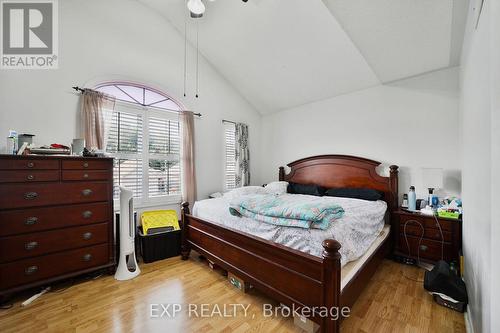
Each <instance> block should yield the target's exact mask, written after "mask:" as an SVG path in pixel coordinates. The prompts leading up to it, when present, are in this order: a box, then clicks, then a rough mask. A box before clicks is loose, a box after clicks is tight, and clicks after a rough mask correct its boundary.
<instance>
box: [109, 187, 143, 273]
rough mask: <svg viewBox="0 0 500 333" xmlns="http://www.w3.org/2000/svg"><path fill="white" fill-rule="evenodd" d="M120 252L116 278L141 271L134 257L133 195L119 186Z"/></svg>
mask: <svg viewBox="0 0 500 333" xmlns="http://www.w3.org/2000/svg"><path fill="white" fill-rule="evenodd" d="M118 237H120V253H119V261H118V269H117V270H116V273H115V279H116V280H120V281H123V280H130V279H133V278H135V277H136V276H137V275H139V274H140V273H141V270H140V269H139V265H137V260H136V258H135V242H134V239H135V223H134V197H133V193H132V191H130V190H127V189H126V188H124V187H120V235H118Z"/></svg>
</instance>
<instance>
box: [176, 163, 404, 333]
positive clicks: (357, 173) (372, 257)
mask: <svg viewBox="0 0 500 333" xmlns="http://www.w3.org/2000/svg"><path fill="white" fill-rule="evenodd" d="M379 165H380V163H379V162H376V161H372V160H369V159H365V158H361V157H354V156H345V155H322V156H313V157H309V158H305V159H301V160H298V161H295V162H292V163H290V164H288V167H289V168H290V172H289V173H288V174H287V173H285V169H284V168H283V167H281V168H280V169H279V179H280V180H281V181H288V182H294V183H299V184H316V185H320V186H323V187H326V188H333V187H339V188H340V187H358V188H371V189H376V190H379V191H381V192H383V193H384V201H385V204H386V207H387V210H386V214H385V222H386V223H387V225H386V226H383V227H382V228H381V229H382V230H381V231H380V232H379V233H378V234H377V235H375V238H374V240H373V241H372V242H371V244H370V246H369V248H368V249H367V250H366V251H365V252H364V253H363V254H362V255H361V256H360V258H359V259H357V260H355V261H351V262H348V263H345V262H346V261H344V260H342V255H341V245H340V243H339V242H338V241H336V240H334V239H333V238H327V239H324V240H323V241H322V243H321V248H322V251H321V253H320V254H319V253H317V251H318V250H317V249H314V250H312V251H309V252H311V253H307V251H304V249H300V247H299V249H297V248H293V247H290V246H285V245H283V244H279V243H276V242H274V241H271V240H269V239H266V238H265V237H258V236H256V235H252V233H249V232H243V231H241V230H237V229H235V228H233V227H232V225H231V224H230V223H229V222H228V223H224V222H226V221H221V220H220V217H219V218H217V217H215V216H214V217H213V218H212V217H211V216H209V215H206V213H205V215H204V214H199V215H202V216H204V217H203V218H201V217H196V216H194V215H193V214H191V213H190V210H189V203H183V204H182V249H181V254H182V259H184V260H187V259H188V258H189V253H190V251H191V249H193V250H195V251H197V252H198V253H200V254H202V255H203V256H205V257H207V258H208V259H209V260H211V261H213V262H214V263H216V264H217V265H219V266H220V267H222V268H223V269H225V270H228V271H231V272H233V273H234V274H236V275H239V276H241V277H242V278H243V279H245V280H246V281H248V282H249V283H251V284H252V285H253V286H254V287H255V288H257V289H259V290H261V291H262V292H264V293H266V294H268V295H269V296H270V297H272V298H274V299H276V300H277V301H279V302H281V303H283V304H285V305H287V306H294V307H295V308H303V307H306V308H309V309H313V308H316V309H321V307H324V308H326V309H340V308H341V307H344V306H352V305H353V303H354V302H355V300H356V299H357V297H358V296H359V294H360V293H361V291H362V290H363V287H364V285H365V284H366V283H367V282H368V280H369V279H370V277H371V276H372V275H373V273H374V272H375V271H376V269H377V267H378V265H379V264H380V262H381V260H382V259H383V258H384V257H385V256H386V255H387V253H388V252H389V250H390V247H391V246H392V237H391V232H390V227H389V225H390V221H389V220H390V217H391V215H392V212H393V211H394V210H395V209H396V207H397V195H398V194H397V188H398V167H397V166H390V168H389V169H390V172H389V177H382V176H380V175H379V174H378V173H377V171H376V168H377V167H378V166H379ZM198 210H200V209H198ZM217 219H219V220H218V221H217ZM221 222H222V223H221ZM315 248H316V247H315ZM342 264H345V265H344V266H343V265H342ZM342 266H343V267H342ZM333 313H334V312H329V313H328V314H327V315H326V316H325V315H324V313H320V312H318V311H312V314H311V315H310V316H309V317H310V319H311V320H313V321H315V322H316V323H318V324H319V325H320V326H321V330H322V331H323V332H339V323H340V319H337V318H335V317H334V315H333Z"/></svg>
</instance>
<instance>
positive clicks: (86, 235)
mask: <svg viewBox="0 0 500 333" xmlns="http://www.w3.org/2000/svg"><path fill="white" fill-rule="evenodd" d="M91 238H92V233H91V232H86V233H84V234H83V239H85V240H89V239H91Z"/></svg>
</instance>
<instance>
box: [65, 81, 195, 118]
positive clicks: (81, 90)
mask: <svg viewBox="0 0 500 333" xmlns="http://www.w3.org/2000/svg"><path fill="white" fill-rule="evenodd" d="M72 88H73V89H74V90H76V91H78V92H81V93H83V92H85V89H83V88H80V87H78V86H74V87H72ZM89 90H92V89H89ZM143 106H145V105H143ZM167 111H169V112H177V113H182V112H183V111H177V110H167ZM186 111H187V110H186ZM193 115H195V116H197V117H201V113H199V112H193Z"/></svg>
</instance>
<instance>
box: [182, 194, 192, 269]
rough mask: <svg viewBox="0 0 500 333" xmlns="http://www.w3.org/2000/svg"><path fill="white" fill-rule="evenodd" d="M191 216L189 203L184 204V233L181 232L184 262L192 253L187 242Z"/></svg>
mask: <svg viewBox="0 0 500 333" xmlns="http://www.w3.org/2000/svg"><path fill="white" fill-rule="evenodd" d="M188 214H189V202H183V203H182V208H181V223H182V226H181V228H182V231H181V258H182V260H187V259H188V258H189V253H190V252H191V247H190V246H189V243H188V240H187V225H188V219H187V216H186V215H188Z"/></svg>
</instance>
